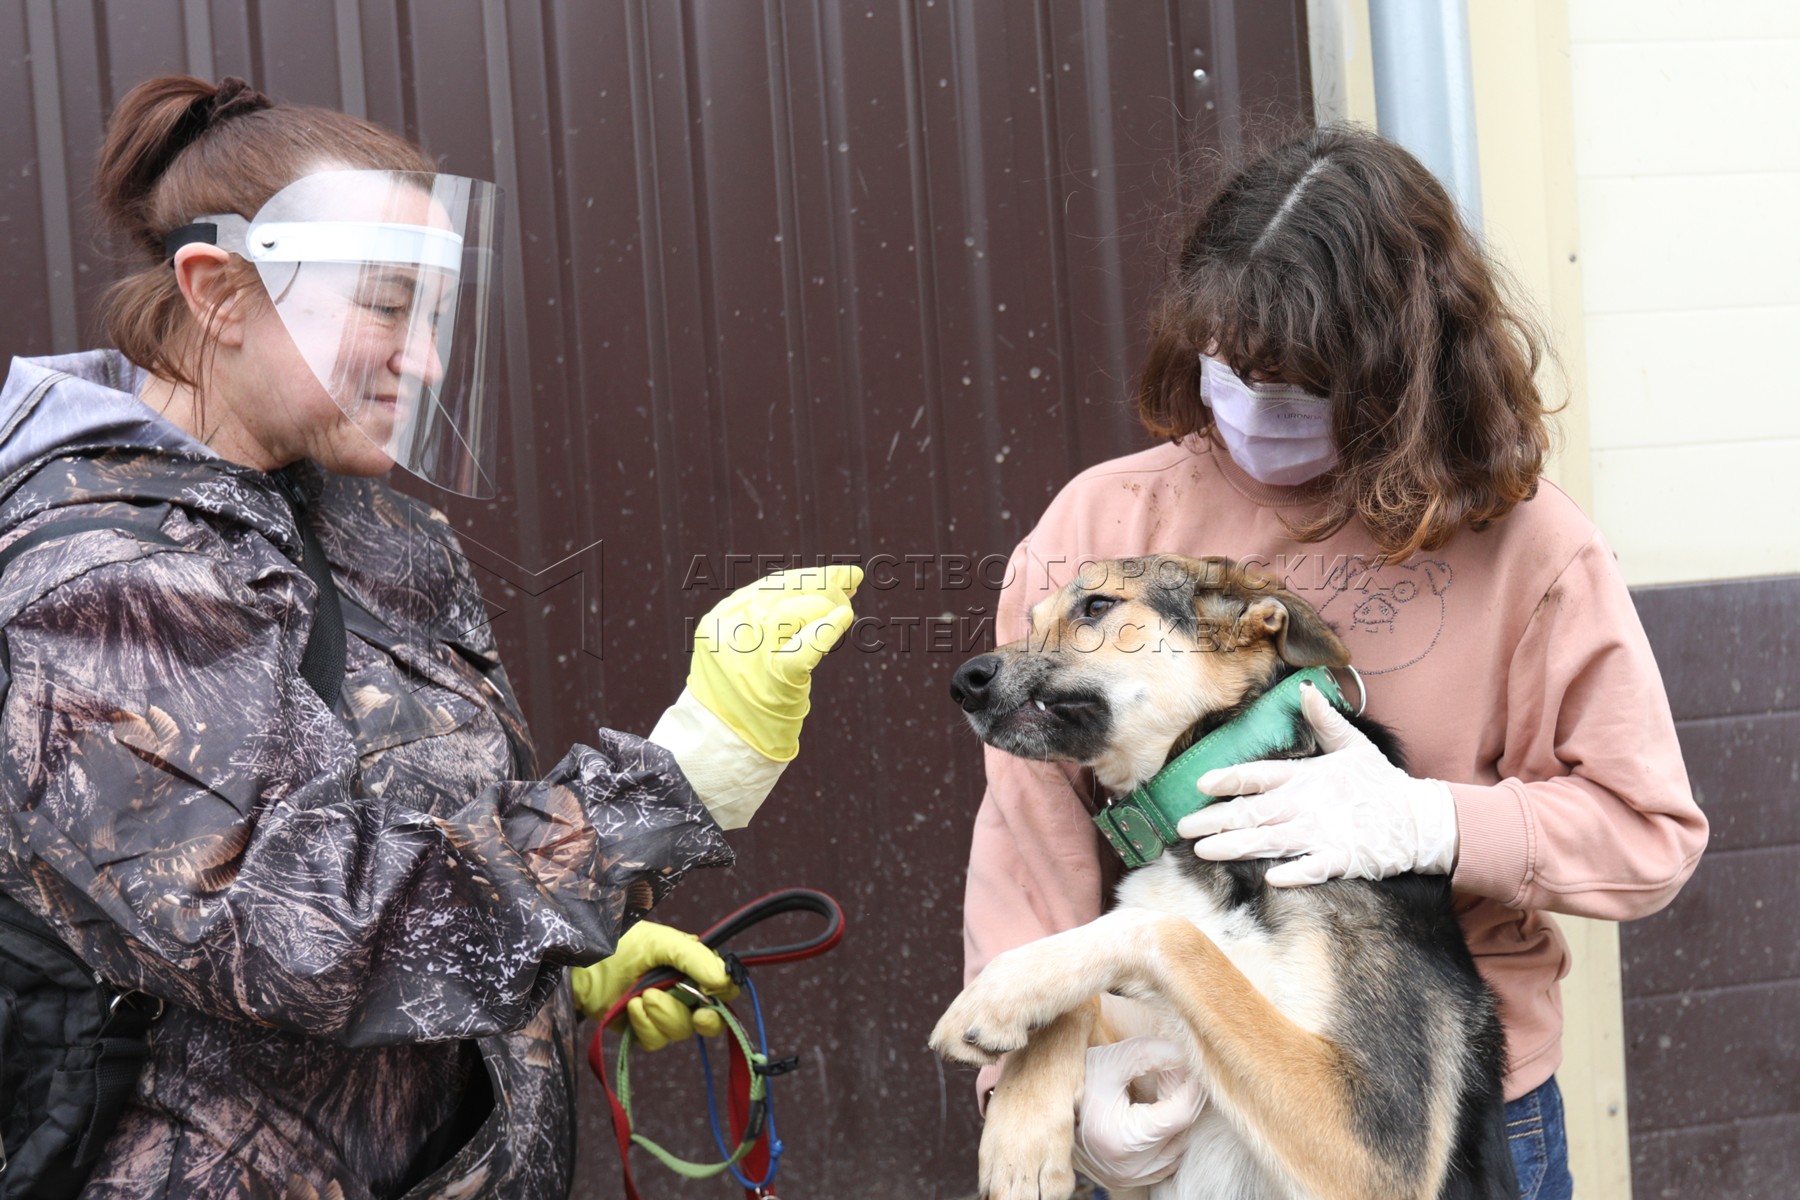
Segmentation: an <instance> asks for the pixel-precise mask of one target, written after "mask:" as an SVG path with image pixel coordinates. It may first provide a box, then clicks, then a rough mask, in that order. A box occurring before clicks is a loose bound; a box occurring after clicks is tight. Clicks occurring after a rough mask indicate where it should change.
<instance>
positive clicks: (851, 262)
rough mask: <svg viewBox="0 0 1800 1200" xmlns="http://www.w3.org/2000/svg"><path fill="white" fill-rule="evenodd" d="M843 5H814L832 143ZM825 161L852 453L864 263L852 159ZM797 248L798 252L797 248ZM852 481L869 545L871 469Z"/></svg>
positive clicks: (837, 136)
mask: <svg viewBox="0 0 1800 1200" xmlns="http://www.w3.org/2000/svg"><path fill="white" fill-rule="evenodd" d="M841 11H842V10H841V9H839V7H838V6H837V5H836V4H824V5H814V6H813V13H814V30H815V32H816V34H817V37H818V45H819V49H818V54H819V62H818V70H819V79H820V80H821V81H822V82H823V83H824V84H825V92H826V96H827V99H826V103H825V112H824V116H825V136H826V139H827V144H828V145H836V144H837V142H838V141H840V140H842V139H844V138H846V137H848V136H849V131H850V118H849V113H848V112H847V111H846V110H845V108H844V91H845V88H844V28H843V22H842V20H840V19H839V16H840V13H841ZM826 161H827V164H828V166H827V168H826V170H825V173H824V175H825V179H826V180H827V183H826V187H827V188H828V189H829V191H830V194H831V195H830V199H831V202H830V203H829V204H827V205H826V206H825V221H826V242H827V250H828V253H829V254H830V256H831V266H832V273H831V288H832V300H833V303H832V311H833V313H835V314H837V318H836V320H835V321H834V322H833V323H832V338H833V349H834V350H835V354H834V355H833V362H834V363H836V364H839V366H838V370H839V372H840V375H839V381H840V382H841V384H842V386H843V388H844V394H845V395H847V396H849V397H850V398H851V400H850V403H848V404H847V405H845V406H844V412H845V415H846V422H845V423H846V425H847V426H848V429H847V435H848V440H849V444H850V445H851V446H852V447H855V448H856V449H855V450H854V451H853V452H852V453H853V454H861V453H862V450H863V448H864V447H866V446H867V445H868V438H867V432H868V413H867V412H866V411H865V409H864V407H863V406H864V404H865V403H866V395H865V392H864V389H863V356H862V339H861V338H860V337H858V336H857V322H858V321H859V320H860V318H861V308H860V304H861V300H860V297H859V295H858V292H857V288H856V280H857V276H858V272H859V270H860V266H859V262H858V259H857V255H856V237H855V229H854V224H853V222H851V221H849V220H847V219H844V218H847V217H848V214H849V212H850V203H849V200H850V194H851V193H850V164H849V163H848V162H844V163H842V164H839V163H838V162H837V160H836V159H835V158H832V157H830V156H829V151H828V152H827V159H826ZM797 169H798V162H797V161H796V170H797ZM795 252H796V253H798V249H797V248H796V251H795ZM846 280H847V281H849V283H848V294H845V293H844V292H843V291H840V290H839V289H840V288H842V287H844V286H845V281H846ZM839 301H841V303H840V302H839ZM851 487H852V488H853V489H854V499H853V505H854V508H853V512H854V514H855V522H856V539H857V543H858V544H859V545H863V546H867V545H869V543H870V539H871V537H872V536H873V521H874V514H873V512H872V511H871V509H870V500H869V475H868V473H867V472H866V471H858V472H852V478H851Z"/></svg>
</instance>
